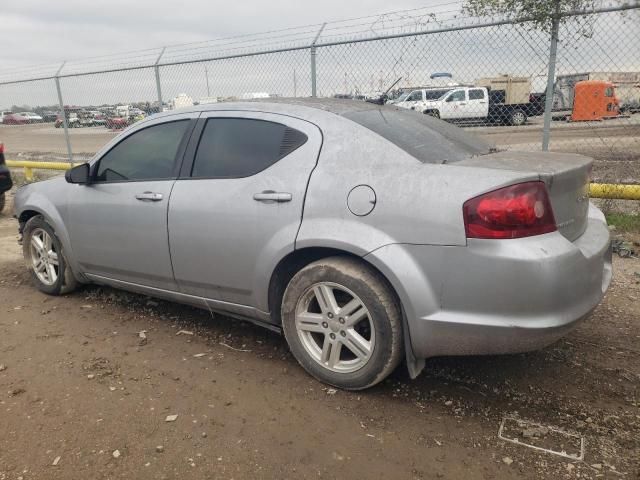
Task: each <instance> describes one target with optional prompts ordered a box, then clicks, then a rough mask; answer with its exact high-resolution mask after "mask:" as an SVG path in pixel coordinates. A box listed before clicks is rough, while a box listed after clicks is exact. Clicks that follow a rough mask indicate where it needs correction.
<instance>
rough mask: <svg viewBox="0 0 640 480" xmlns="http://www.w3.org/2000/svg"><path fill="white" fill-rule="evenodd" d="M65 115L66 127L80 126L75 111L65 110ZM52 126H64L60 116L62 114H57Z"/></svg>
mask: <svg viewBox="0 0 640 480" xmlns="http://www.w3.org/2000/svg"><path fill="white" fill-rule="evenodd" d="M66 117H67V127H68V128H80V127H81V126H82V125H81V124H80V117H79V116H78V114H77V113H76V112H67V113H66ZM54 127H55V128H62V127H64V119H63V118H62V115H58V118H57V119H56V123H55V124H54Z"/></svg>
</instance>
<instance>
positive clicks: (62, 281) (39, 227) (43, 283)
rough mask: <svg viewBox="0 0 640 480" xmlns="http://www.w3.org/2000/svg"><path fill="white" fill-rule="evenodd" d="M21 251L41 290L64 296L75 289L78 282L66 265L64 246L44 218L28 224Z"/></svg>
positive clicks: (35, 219)
mask: <svg viewBox="0 0 640 480" xmlns="http://www.w3.org/2000/svg"><path fill="white" fill-rule="evenodd" d="M22 252H23V255H24V259H25V261H26V264H27V268H28V269H29V271H30V273H31V276H32V278H33V281H34V283H35V285H36V287H37V288H38V290H40V291H41V292H44V293H46V294H49V295H63V294H65V293H69V292H71V291H73V290H74V289H75V288H76V286H77V280H76V279H75V277H74V276H73V272H72V271H71V269H70V268H69V267H68V265H67V261H66V258H65V256H64V250H63V248H62V244H61V243H60V240H59V239H58V237H57V236H56V234H55V232H54V230H53V228H52V227H51V225H49V224H48V223H47V222H46V221H45V219H44V217H42V216H41V215H36V216H35V217H32V218H31V219H30V220H29V221H28V222H27V224H26V225H25V227H24V231H23V242H22Z"/></svg>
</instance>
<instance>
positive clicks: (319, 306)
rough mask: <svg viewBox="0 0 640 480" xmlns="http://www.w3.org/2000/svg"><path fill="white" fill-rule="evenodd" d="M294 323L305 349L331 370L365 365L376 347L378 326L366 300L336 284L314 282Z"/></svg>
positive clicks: (297, 312) (335, 370)
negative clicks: (373, 320)
mask: <svg viewBox="0 0 640 480" xmlns="http://www.w3.org/2000/svg"><path fill="white" fill-rule="evenodd" d="M295 325H296V331H297V333H298V337H299V338H300V341H301V343H302V346H303V347H304V349H305V350H306V352H307V353H308V354H309V355H310V356H311V358H313V359H314V360H315V361H316V362H317V363H319V364H320V365H322V366H323V367H325V368H326V369H328V370H330V371H332V372H338V373H351V372H355V371H357V370H359V369H361V368H362V367H364V366H365V365H366V364H367V362H368V361H369V360H370V358H371V355H372V353H373V349H374V347H375V340H376V338H375V328H374V324H373V322H372V320H371V316H370V313H369V310H368V309H367V307H366V305H365V304H364V302H363V301H362V300H361V299H360V298H359V297H358V296H357V295H356V294H355V293H353V292H352V291H351V290H349V289H348V288H346V287H344V286H342V285H338V284H336V283H330V282H321V283H316V284H314V285H312V286H311V287H310V288H309V289H307V291H306V292H305V293H304V294H303V295H302V296H301V297H300V299H299V300H298V303H297V305H296V311H295Z"/></svg>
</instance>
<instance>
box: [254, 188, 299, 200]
mask: <svg viewBox="0 0 640 480" xmlns="http://www.w3.org/2000/svg"><path fill="white" fill-rule="evenodd" d="M291 198H292V197H291V194H290V193H286V192H274V191H273V190H265V191H264V192H260V193H255V194H254V195H253V199H254V200H256V201H257V202H267V203H271V202H290V201H291Z"/></svg>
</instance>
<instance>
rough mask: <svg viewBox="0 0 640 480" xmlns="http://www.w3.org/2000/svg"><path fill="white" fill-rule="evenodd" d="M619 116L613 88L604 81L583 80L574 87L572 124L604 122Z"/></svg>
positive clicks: (609, 83) (617, 101) (617, 102)
mask: <svg viewBox="0 0 640 480" xmlns="http://www.w3.org/2000/svg"><path fill="white" fill-rule="evenodd" d="M618 115H620V102H619V100H618V97H616V90H615V86H614V84H613V83H611V82H607V81H605V80H584V81H582V82H578V83H576V85H575V91H574V100H573V112H572V114H571V121H572V122H588V121H593V120H604V119H605V118H613V117H617V116H618Z"/></svg>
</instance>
